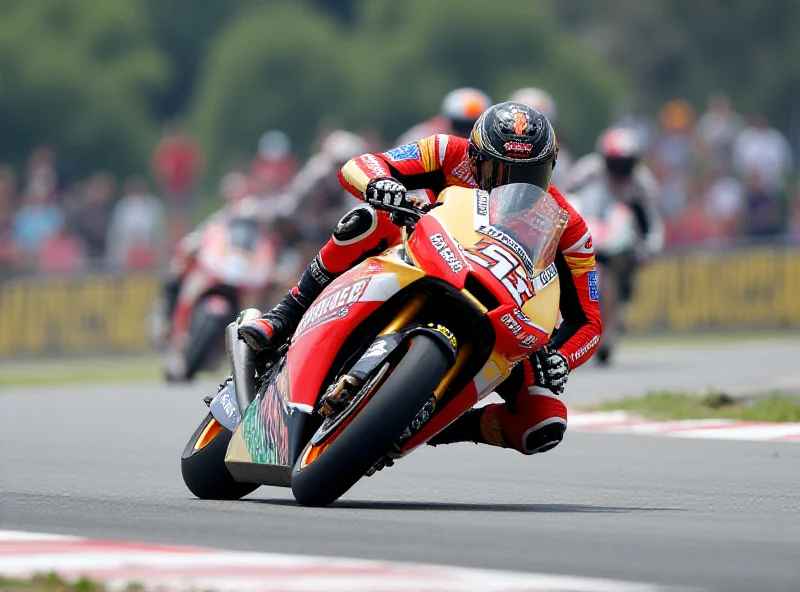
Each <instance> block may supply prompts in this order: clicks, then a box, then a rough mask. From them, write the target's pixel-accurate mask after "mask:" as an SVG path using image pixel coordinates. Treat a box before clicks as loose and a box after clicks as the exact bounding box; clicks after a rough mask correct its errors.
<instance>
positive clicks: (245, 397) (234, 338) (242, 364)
mask: <svg viewBox="0 0 800 592" xmlns="http://www.w3.org/2000/svg"><path fill="white" fill-rule="evenodd" d="M260 316H261V311H260V310H258V309H257V308H247V309H245V310H243V311H242V312H240V313H239V316H238V317H236V320H235V321H234V322H233V323H231V324H230V325H228V327H227V328H226V329H225V349H226V350H227V351H228V361H229V362H230V364H231V376H233V387H234V390H235V392H236V402H237V403H238V404H239V412H240V413H241V415H242V417H244V413H245V411H247V408H248V407H249V406H250V403H252V402H253V400H254V399H255V398H256V364H255V356H256V353H255V352H254V351H253V350H252V349H250V348H249V347H247V344H246V343H245V342H244V341H241V340H239V336H238V330H239V325H240V324H241V323H242V321H249V320H251V319H257V318H258V317H260Z"/></svg>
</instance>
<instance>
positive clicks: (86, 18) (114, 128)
mask: <svg viewBox="0 0 800 592" xmlns="http://www.w3.org/2000/svg"><path fill="white" fill-rule="evenodd" d="M166 75H167V69H166V62H165V61H164V58H163V56H162V55H161V54H160V52H158V51H157V50H156V49H155V48H154V47H153V45H152V43H151V41H150V39H149V37H148V35H147V29H146V22H145V19H144V12H143V10H142V8H141V7H140V5H139V4H138V2H137V0H116V1H115V2H113V3H112V2H92V3H80V4H79V3H75V2H72V1H70V0H36V2H29V1H26V0H4V2H3V3H2V4H0V129H2V130H3V131H2V133H1V134H0V161H3V160H10V161H12V162H15V161H16V162H19V159H20V158H21V157H22V156H23V155H24V154H27V153H28V151H29V150H30V148H31V147H32V146H34V145H35V144H36V143H39V142H42V141H43V140H52V141H53V142H54V143H55V144H56V145H57V146H58V147H59V149H60V151H61V153H62V155H63V156H65V157H66V158H67V160H68V161H70V162H71V163H72V165H73V166H74V168H75V169H76V171H77V172H85V171H86V170H89V169H90V168H91V169H93V168H100V167H107V168H109V169H112V170H115V171H118V172H127V171H131V170H134V169H137V168H138V169H141V167H143V166H144V165H145V163H146V158H147V156H148V150H149V148H150V146H151V143H152V140H153V132H154V127H153V122H152V120H151V119H150V115H149V112H148V109H147V105H148V103H149V98H150V96H151V93H152V92H153V91H154V90H157V89H158V88H159V87H160V85H162V84H163V83H164V81H165V79H166Z"/></svg>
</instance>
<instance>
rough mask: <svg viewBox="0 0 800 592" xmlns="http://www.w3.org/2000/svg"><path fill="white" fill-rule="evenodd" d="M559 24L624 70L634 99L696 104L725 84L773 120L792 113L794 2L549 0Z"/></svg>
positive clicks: (797, 70) (798, 67)
mask: <svg viewBox="0 0 800 592" xmlns="http://www.w3.org/2000/svg"><path fill="white" fill-rule="evenodd" d="M549 4H550V5H552V6H553V8H554V10H555V11H556V12H557V13H558V14H559V17H560V22H561V23H562V25H563V26H566V27H568V28H569V29H570V30H573V31H577V32H579V33H580V34H581V36H582V38H583V39H584V40H585V41H586V44H587V46H588V47H590V48H593V49H594V50H595V51H596V52H597V53H599V54H601V55H604V56H606V57H607V58H609V59H613V60H614V62H615V63H618V64H619V65H620V66H622V67H623V68H624V69H625V71H626V72H628V73H629V74H630V76H631V78H632V81H633V82H634V85H633V88H636V89H637V90H638V93H639V96H638V97H636V99H638V101H639V102H640V103H641V104H643V105H644V106H646V107H650V108H655V107H657V106H658V105H659V104H661V103H663V102H664V101H666V100H667V99H670V98H673V97H677V96H682V97H686V98H688V99H689V100H691V101H692V102H693V103H694V104H695V105H697V106H698V107H700V106H702V102H703V100H704V99H705V97H706V96H707V95H708V94H709V93H710V92H712V91H714V90H717V89H725V90H727V91H728V92H729V94H731V96H733V97H734V99H735V100H736V102H737V103H738V104H739V105H740V106H741V108H742V109H744V110H745V111H746V112H750V113H753V112H764V113H767V114H769V115H770V116H771V117H772V118H773V119H774V120H776V121H777V123H778V124H780V125H784V126H785V125H787V124H788V122H789V119H790V118H791V116H792V115H793V114H794V116H797V115H800V113H797V112H795V113H793V110H796V97H797V95H798V93H800V62H798V61H797V60H796V59H794V56H796V55H797V54H798V51H800V3H798V2H797V1H796V0H770V1H769V2H754V1H753V0H702V1H700V2H698V1H696V0H648V1H646V2H631V1H630V0H605V1H604V2H596V1H595V0H549Z"/></svg>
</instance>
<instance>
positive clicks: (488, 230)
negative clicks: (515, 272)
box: [476, 226, 533, 275]
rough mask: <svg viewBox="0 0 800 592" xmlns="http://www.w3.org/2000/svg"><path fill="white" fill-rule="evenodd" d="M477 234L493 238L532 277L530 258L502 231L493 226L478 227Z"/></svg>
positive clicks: (520, 246)
mask: <svg viewBox="0 0 800 592" xmlns="http://www.w3.org/2000/svg"><path fill="white" fill-rule="evenodd" d="M476 230H477V231H478V232H479V233H481V234H485V235H486V236H488V237H490V238H493V239H494V240H496V241H498V242H500V243H502V244H503V245H505V246H506V247H508V248H509V249H511V251H513V253H514V254H515V255H516V256H517V257H518V258H519V260H520V261H521V262H522V264H523V265H524V266H525V269H526V270H527V271H528V273H529V274H531V275H533V261H531V258H530V256H529V255H528V253H526V252H525V249H523V248H522V245H520V244H519V243H518V242H517V241H515V240H514V239H513V238H511V237H510V236H509V235H507V234H506V233H505V232H503V231H502V230H499V229H497V228H495V227H494V226H480V227H479V228H477V229H476Z"/></svg>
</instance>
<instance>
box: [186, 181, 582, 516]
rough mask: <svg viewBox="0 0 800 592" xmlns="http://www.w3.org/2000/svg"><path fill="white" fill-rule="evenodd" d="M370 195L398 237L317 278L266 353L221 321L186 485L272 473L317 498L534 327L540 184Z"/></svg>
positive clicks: (334, 490) (398, 442) (556, 223)
mask: <svg viewBox="0 0 800 592" xmlns="http://www.w3.org/2000/svg"><path fill="white" fill-rule="evenodd" d="M373 205H374V206H375V207H376V208H377V209H383V210H386V211H389V212H390V213H391V214H392V215H393V216H398V217H401V218H402V219H403V220H405V227H404V229H403V233H402V234H403V242H402V244H401V245H398V246H396V247H392V248H390V249H388V250H387V251H385V252H384V253H383V254H381V255H379V256H376V257H371V258H369V259H367V260H365V261H364V262H362V263H361V264H359V265H357V266H356V267H354V268H353V269H351V270H350V271H348V272H346V273H344V274H342V275H341V276H340V277H338V278H337V279H336V280H335V281H334V282H332V283H331V284H330V285H329V286H328V287H327V288H326V289H325V291H324V292H323V293H322V294H321V295H320V296H319V298H318V299H317V300H316V301H315V302H314V304H313V305H312V306H311V307H310V308H309V310H308V311H307V312H306V314H305V316H304V317H303V319H302V321H301V323H300V325H299V326H298V328H297V331H296V332H295V334H294V336H293V337H292V339H291V342H290V343H289V344H286V345H285V346H284V347H283V348H281V349H280V350H278V352H276V354H275V355H273V356H272V357H271V359H270V360H268V361H266V362H264V361H260V360H253V359H252V354H249V353H248V352H249V349H248V348H247V347H246V346H245V345H244V344H243V343H241V342H239V341H237V339H236V327H237V324H236V323H232V324H231V325H230V326H229V327H228V331H227V334H226V341H227V345H228V352H229V356H230V357H231V361H232V367H233V372H232V378H231V379H229V380H227V381H226V382H225V383H224V384H223V385H222V387H221V388H220V391H219V392H218V393H217V395H216V397H214V398H213V399H210V400H209V401H207V402H208V403H209V407H210V413H209V414H208V415H207V417H206V418H205V420H204V421H203V422H202V423H201V424H200V426H199V427H198V428H197V430H196V431H195V433H194V434H193V435H192V437H191V439H190V441H189V443H188V444H187V446H186V448H185V450H184V452H183V455H182V473H183V477H184V482H185V483H186V485H187V486H188V488H189V489H190V490H191V491H192V493H194V494H195V495H196V496H197V497H200V498H207V499H237V498H240V497H242V496H244V495H247V494H248V493H250V492H252V491H253V490H255V489H256V488H257V487H259V486H260V485H274V486H284V487H291V488H292V493H293V494H294V497H295V498H296V499H297V501H298V502H300V503H301V504H303V505H308V506H324V505H327V504H330V503H331V502H333V501H335V500H336V499H338V498H339V497H340V496H342V495H343V494H344V493H345V492H346V491H348V490H349V489H350V488H351V487H352V486H353V485H354V484H355V483H356V482H357V481H358V480H359V479H361V478H362V477H363V476H365V475H371V474H373V473H374V472H375V471H377V470H379V469H381V468H383V467H384V466H386V465H389V464H392V463H393V462H394V461H395V460H397V459H398V458H401V457H403V456H405V455H406V454H408V453H409V452H411V451H412V450H414V449H415V448H417V447H418V446H420V445H423V444H425V442H427V441H428V440H429V439H431V438H432V437H433V436H434V435H435V434H437V433H438V432H440V431H441V430H442V429H444V428H445V427H446V426H448V425H449V424H450V423H452V422H453V421H455V420H456V418H458V417H459V416H460V415H461V414H463V413H464V412H465V411H467V410H468V409H469V408H471V407H472V406H473V405H475V404H476V403H477V402H478V401H479V400H481V399H482V398H483V397H485V396H487V395H488V394H489V393H491V392H492V391H493V390H494V388H495V387H496V386H497V385H498V384H499V383H501V382H502V381H503V380H504V379H505V378H507V377H508V375H509V373H510V372H511V369H512V368H513V366H514V365H515V364H516V363H518V362H519V361H520V360H522V359H523V358H524V357H526V356H529V355H530V354H531V353H533V352H534V351H536V350H537V349H539V348H540V347H541V346H543V345H544V344H546V343H547V341H548V339H549V337H550V334H551V333H552V331H553V329H554V327H555V325H556V322H557V318H558V302H559V282H558V273H557V271H556V266H555V263H554V261H555V256H556V249H557V245H558V241H559V238H560V236H561V233H562V232H563V230H564V228H565V227H566V224H567V221H568V214H567V213H566V212H565V211H564V210H563V209H562V208H560V207H559V206H558V204H557V203H556V201H555V200H554V199H553V198H552V197H551V196H550V195H549V194H548V193H547V192H546V191H544V190H543V189H541V188H539V187H536V186H533V185H528V184H512V185H507V186H503V187H499V188H497V189H495V190H494V191H492V193H491V194H489V193H486V192H483V191H479V190H470V189H465V188H457V187H452V188H449V189H446V190H445V191H443V192H442V193H441V194H440V195H439V198H438V200H437V202H436V203H434V204H431V205H430V206H427V207H425V208H421V209H405V208H398V207H393V206H385V205H383V204H381V203H375V204H373ZM257 314H259V313H258V311H254V310H252V309H251V310H249V311H244V312H243V313H242V314H240V318H239V319H238V320H237V322H241V321H242V320H243V319H245V318H250V317H251V316H255V315H257Z"/></svg>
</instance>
